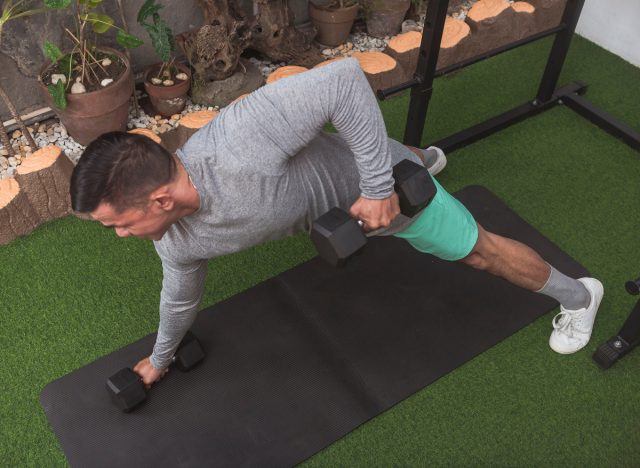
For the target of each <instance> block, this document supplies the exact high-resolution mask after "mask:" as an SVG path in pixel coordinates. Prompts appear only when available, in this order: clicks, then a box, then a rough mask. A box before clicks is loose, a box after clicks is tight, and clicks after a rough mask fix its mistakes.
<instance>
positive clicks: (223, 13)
mask: <svg viewBox="0 0 640 468" xmlns="http://www.w3.org/2000/svg"><path fill="white" fill-rule="evenodd" d="M199 4H200V8H201V9H202V12H203V15H204V19H205V24H204V25H203V26H202V27H201V28H200V29H198V30H197V31H194V32H186V33H182V34H178V35H177V37H176V41H177V42H178V45H179V46H180V47H181V48H182V50H183V51H184V53H185V55H186V57H187V59H188V60H189V63H190V64H191V66H192V67H193V69H194V70H195V80H196V81H201V82H210V81H217V80H223V79H225V78H228V77H229V76H231V75H232V74H233V73H234V72H235V71H236V68H237V67H238V61H239V60H240V55H241V54H242V52H243V51H244V50H245V49H246V48H247V46H248V45H249V42H250V40H251V25H250V24H248V22H247V21H246V19H245V15H244V14H243V13H242V12H241V11H240V10H238V9H237V8H236V7H235V5H234V4H233V2H230V1H227V0H199Z"/></svg>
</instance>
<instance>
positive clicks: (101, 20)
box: [81, 12, 113, 34]
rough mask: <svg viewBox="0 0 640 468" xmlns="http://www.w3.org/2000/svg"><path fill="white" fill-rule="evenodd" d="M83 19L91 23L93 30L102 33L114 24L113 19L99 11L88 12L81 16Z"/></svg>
mask: <svg viewBox="0 0 640 468" xmlns="http://www.w3.org/2000/svg"><path fill="white" fill-rule="evenodd" d="M81 19H82V21H87V22H89V23H91V26H92V27H93V31H94V32H96V33H98V34H102V33H104V32H107V31H108V30H109V28H111V26H113V19H112V18H111V17H110V16H107V15H101V14H98V13H93V12H91V13H87V14H85V15H82V16H81Z"/></svg>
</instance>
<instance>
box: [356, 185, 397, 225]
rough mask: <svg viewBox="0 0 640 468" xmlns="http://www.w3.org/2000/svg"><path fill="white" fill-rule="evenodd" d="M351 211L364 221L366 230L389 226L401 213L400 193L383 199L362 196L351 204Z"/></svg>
mask: <svg viewBox="0 0 640 468" xmlns="http://www.w3.org/2000/svg"><path fill="white" fill-rule="evenodd" d="M349 213H350V214H351V216H353V217H354V218H356V219H359V220H360V221H362V222H363V223H364V224H363V226H362V227H363V229H364V230H365V231H375V230H376V229H380V228H383V227H387V226H389V224H391V221H393V220H394V218H395V217H396V216H398V215H399V214H400V202H399V201H398V195H397V194H396V193H395V192H394V193H393V195H391V196H390V197H389V198H384V199H382V200H371V199H369V198H364V197H360V198H358V199H357V200H356V202H355V203H354V204H353V205H352V206H351V209H350V210H349Z"/></svg>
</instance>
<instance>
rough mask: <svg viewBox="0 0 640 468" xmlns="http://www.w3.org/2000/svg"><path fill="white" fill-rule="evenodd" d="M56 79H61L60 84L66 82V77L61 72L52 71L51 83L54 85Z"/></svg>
mask: <svg viewBox="0 0 640 468" xmlns="http://www.w3.org/2000/svg"><path fill="white" fill-rule="evenodd" d="M58 81H62V84H67V77H66V76H64V75H63V74H62V73H54V74H52V75H51V84H52V85H54V84H56V83H57V82H58Z"/></svg>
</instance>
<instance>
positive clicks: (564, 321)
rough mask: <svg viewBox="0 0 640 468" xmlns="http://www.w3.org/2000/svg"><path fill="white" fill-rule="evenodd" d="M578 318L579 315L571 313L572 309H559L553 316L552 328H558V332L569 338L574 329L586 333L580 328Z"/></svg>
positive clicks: (571, 336)
mask: <svg viewBox="0 0 640 468" xmlns="http://www.w3.org/2000/svg"><path fill="white" fill-rule="evenodd" d="M580 318H581V317H576V316H575V315H573V311H569V310H561V311H560V312H559V313H558V314H556V316H555V317H553V322H552V323H553V328H555V329H556V330H558V332H560V333H563V334H565V335H567V336H568V337H569V338H573V332H574V331H577V332H579V333H587V332H586V331H584V330H581V329H580V325H582V323H581V320H580Z"/></svg>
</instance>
